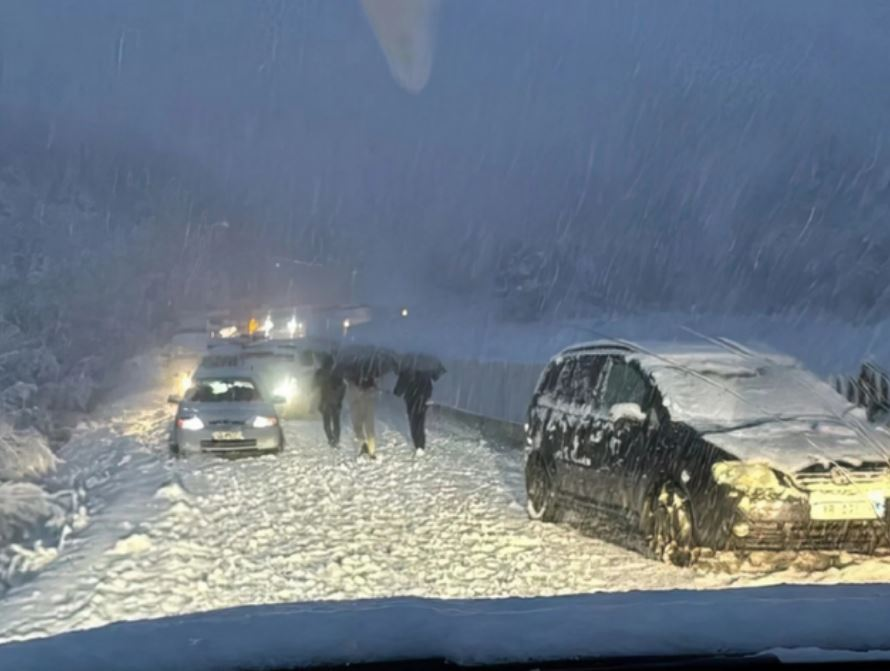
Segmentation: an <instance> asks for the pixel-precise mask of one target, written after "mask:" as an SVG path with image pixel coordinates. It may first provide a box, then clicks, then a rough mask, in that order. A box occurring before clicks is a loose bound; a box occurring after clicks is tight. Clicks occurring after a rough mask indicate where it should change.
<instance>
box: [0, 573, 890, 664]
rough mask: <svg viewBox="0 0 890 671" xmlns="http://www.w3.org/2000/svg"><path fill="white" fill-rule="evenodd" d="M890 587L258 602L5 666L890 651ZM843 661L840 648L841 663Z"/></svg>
mask: <svg viewBox="0 0 890 671" xmlns="http://www.w3.org/2000/svg"><path fill="white" fill-rule="evenodd" d="M888 618H890V586H884V585H881V586H843V587H841V586H837V587H816V586H797V587H790V586H780V587H767V588H750V589H738V590H728V591H720V592H700V591H699V592H693V591H669V592H648V593H647V592H630V593H623V594H594V595H585V596H572V597H550V598H537V599H495V600H469V601H467V600H437V599H419V598H398V599H380V600H378V599H375V600H367V601H352V602H339V603H331V602H326V603H309V604H293V605H283V606H247V607H241V608H233V609H227V610H221V611H216V612H210V613H202V614H196V615H186V616H181V617H173V618H165V619H157V620H146V621H138V622H124V623H118V624H113V625H109V626H105V627H101V628H98V629H92V630H86V631H81V632H74V633H69V634H62V635H60V636H55V637H52V638H47V639H35V640H31V641H27V642H23V643H9V644H6V645H4V646H2V647H0V668H8V669H17V670H18V671H27V670H28V669H48V668H64V669H66V670H68V671H77V670H79V669H84V670H85V671H86V670H89V671H101V670H102V669H128V670H130V671H138V670H141V669H145V670H146V671H148V670H151V671H161V670H162V669H183V668H188V669H190V670H191V671H199V670H201V669H234V668H240V669H257V668H279V667H281V668H289V667H291V666H306V665H317V664H322V663H327V664H347V663H358V662H381V661H395V660H406V659H431V658H433V659H435V658H442V659H448V660H452V661H454V662H457V663H462V664H486V663H487V664H492V663H498V662H502V663H509V662H519V661H528V660H537V661H543V660H548V659H567V658H588V659H589V658H596V657H627V656H634V657H640V656H667V655H692V654H752V653H757V652H761V651H764V650H769V649H783V650H785V651H786V653H787V651H789V650H796V649H808V654H810V655H812V654H813V649H830V650H833V651H842V650H848V651H876V650H890V632H888V630H887V627H886V626H885V623H886V622H887V619H888ZM838 654H840V653H837V652H835V653H834V655H835V658H837V655H838Z"/></svg>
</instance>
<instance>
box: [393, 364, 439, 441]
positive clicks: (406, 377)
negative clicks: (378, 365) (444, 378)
mask: <svg viewBox="0 0 890 671" xmlns="http://www.w3.org/2000/svg"><path fill="white" fill-rule="evenodd" d="M393 393H394V394H395V395H396V396H401V397H402V398H403V399H405V408H406V409H407V410H408V423H409V424H410V426H411V440H412V442H413V443H414V449H415V450H417V451H418V452H423V451H424V450H425V449H426V408H427V403H429V400H430V398H431V397H432V395H433V377H432V375H430V374H429V373H425V372H423V371H418V370H405V371H402V372H401V373H399V379H398V380H397V381H396V387H395V389H393Z"/></svg>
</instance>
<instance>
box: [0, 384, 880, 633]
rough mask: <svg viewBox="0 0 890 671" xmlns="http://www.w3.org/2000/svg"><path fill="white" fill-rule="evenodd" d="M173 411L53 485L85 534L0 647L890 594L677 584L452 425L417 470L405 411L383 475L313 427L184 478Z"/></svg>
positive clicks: (875, 574)
mask: <svg viewBox="0 0 890 671" xmlns="http://www.w3.org/2000/svg"><path fill="white" fill-rule="evenodd" d="M162 399H163V394H162V393H161V392H160V391H157V390H155V391H152V392H143V393H133V394H131V395H129V396H127V397H125V398H123V399H122V400H121V401H120V402H119V403H118V404H117V405H116V406H115V407H114V408H111V409H109V410H108V411H107V413H106V417H104V418H97V422H96V423H95V424H93V425H91V426H87V427H83V428H82V429H81V431H79V433H78V436H77V437H76V439H75V440H74V441H72V443H71V444H70V445H69V446H67V447H66V448H65V451H64V452H63V453H62V456H63V458H64V459H65V460H66V463H65V465H64V466H63V469H62V471H61V472H60V476H59V477H60V478H63V479H64V478H65V477H68V478H71V479H72V482H71V483H69V484H71V485H72V486H73V485H74V484H75V482H76V483H79V486H82V487H86V489H87V491H86V495H85V500H87V501H88V502H90V509H89V515H88V519H87V520H86V521H84V522H83V524H82V526H83V528H82V529H81V530H80V531H79V532H77V533H75V534H73V535H72V537H71V538H69V540H68V541H67V543H66V546H65V548H64V549H63V551H62V552H61V553H60V554H59V556H58V557H56V558H54V560H53V561H51V562H49V563H48V564H47V565H46V566H44V567H42V569H41V570H40V571H38V572H36V573H35V575H34V576H33V577H32V578H31V579H29V580H28V581H26V582H24V583H23V584H21V585H19V586H18V587H16V588H15V589H13V590H11V591H10V592H9V593H7V595H6V596H5V597H4V598H3V600H2V601H0V641H8V640H13V639H24V638H32V637H38V636H46V635H51V634H56V633H60V632H64V631H69V630H72V629H81V628H87V627H94V626H99V625H103V624H106V623H110V622H114V621H119V620H127V619H138V618H152V617H160V616H164V615H172V614H182V613H189V612H196V611H205V610H211V609H218V608H225V607H230V606H239V605H246V604H272V603H284V602H295V601H314V600H339V599H360V598H369V597H388V596H396V595H414V596H432V597H447V598H472V597H483V596H485V597H501V596H540V595H555V594H572V593H586V592H593V591H616V590H649V589H671V588H680V587H683V588H719V587H726V586H740V585H748V584H767V583H776V582H801V581H803V582H839V581H845V582H846V581H849V582H857V581H884V582H886V581H887V580H888V579H890V563H888V562H886V561H885V560H880V559H867V560H857V559H856V558H846V559H845V560H844V562H843V563H844V564H846V565H845V566H844V567H843V568H832V569H828V570H823V571H819V572H817V573H807V572H806V571H805V570H804V568H805V567H804V566H803V565H800V564H796V565H794V566H792V567H791V568H789V569H786V570H784V571H781V572H776V571H773V572H772V573H764V572H760V573H758V572H756V571H753V572H752V571H748V572H742V573H739V572H737V571H734V572H727V571H721V570H714V569H713V567H711V568H706V567H705V568H701V567H700V568H697V569H683V570H681V569H676V568H673V567H669V566H666V565H662V564H659V563H656V562H654V561H651V560H649V559H646V558H644V557H642V556H641V555H639V554H637V553H635V552H632V551H630V550H627V549H624V548H620V547H617V546H615V545H612V544H610V543H607V542H605V541H603V540H599V539H596V538H593V537H591V536H589V535H585V534H584V533H582V532H580V531H579V530H577V529H575V528H572V527H570V526H556V525H545V524H538V523H533V522H530V521H529V520H528V519H527V517H526V515H525V511H524V505H523V503H524V494H523V492H524V490H523V483H522V463H521V458H522V455H521V453H520V452H519V451H516V450H513V449H509V448H507V447H505V446H501V445H497V444H490V443H487V442H486V441H485V440H483V439H482V438H480V437H479V435H478V434H475V433H474V432H473V431H471V430H469V429H467V428H464V427H462V426H461V425H457V424H447V423H444V420H442V421H439V422H438V423H434V425H433V426H432V427H431V440H430V445H429V449H428V451H427V453H426V455H424V456H422V457H415V456H414V454H413V451H412V450H411V449H409V446H408V444H407V442H406V438H405V432H406V431H405V429H406V427H405V426H404V424H405V422H404V420H403V418H402V416H401V413H400V412H398V408H397V407H395V406H393V407H385V408H384V411H383V413H382V416H383V418H382V421H381V423H380V425H381V426H380V428H381V434H382V438H381V441H380V454H381V460H380V461H378V462H376V463H372V462H368V461H365V460H358V459H357V458H356V450H355V449H354V448H353V446H352V445H351V443H350V442H349V438H350V437H351V433H350V432H349V430H348V428H346V429H345V434H346V436H345V440H344V446H343V447H342V448H340V449H339V450H334V449H331V448H329V447H327V445H326V443H325V441H324V438H323V433H322V431H321V427H320V424H319V423H318V422H312V421H305V422H289V423H287V425H286V436H287V440H288V447H287V449H286V451H285V452H284V453H283V454H281V455H279V456H270V457H263V458H255V459H242V460H236V461H228V460H221V459H213V458H191V459H184V460H174V459H171V458H170V457H169V456H168V454H167V452H166V447H165V445H166V428H167V422H168V420H169V413H170V410H169V408H168V407H167V406H165V405H163V404H162ZM344 419H346V417H345V416H344ZM84 525H85V526H84Z"/></svg>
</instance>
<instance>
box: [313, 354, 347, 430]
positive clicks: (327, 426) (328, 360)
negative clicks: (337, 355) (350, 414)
mask: <svg viewBox="0 0 890 671" xmlns="http://www.w3.org/2000/svg"><path fill="white" fill-rule="evenodd" d="M313 383H314V385H315V388H316V389H317V390H318V410H319V412H321V420H322V425H323V426H324V433H325V435H326V436H327V438H328V445H330V446H331V447H338V446H339V445H340V413H341V412H342V410H343V397H344V396H345V394H346V383H345V382H344V381H343V377H342V376H341V375H340V374H339V373H337V372H335V371H334V358H333V357H332V356H331V355H330V354H323V355H322V357H321V365H320V366H319V368H318V370H316V371H315V376H314V378H313Z"/></svg>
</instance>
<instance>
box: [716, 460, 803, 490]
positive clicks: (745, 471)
mask: <svg viewBox="0 0 890 671" xmlns="http://www.w3.org/2000/svg"><path fill="white" fill-rule="evenodd" d="M711 474H712V475H713V476H714V480H715V481H716V482H717V484H719V485H726V486H727V487H730V488H731V489H734V490H736V491H737V492H741V493H743V494H751V493H754V492H763V493H772V494H778V495H781V494H784V493H788V494H797V493H798V492H797V489H796V488H795V487H794V486H793V485H792V484H791V483H790V481H789V480H788V478H787V477H785V476H784V475H783V474H782V473H779V472H778V471H776V470H774V469H772V468H770V467H769V465H768V464H763V463H759V462H749V461H719V462H717V463H716V464H714V465H712V466H711Z"/></svg>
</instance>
